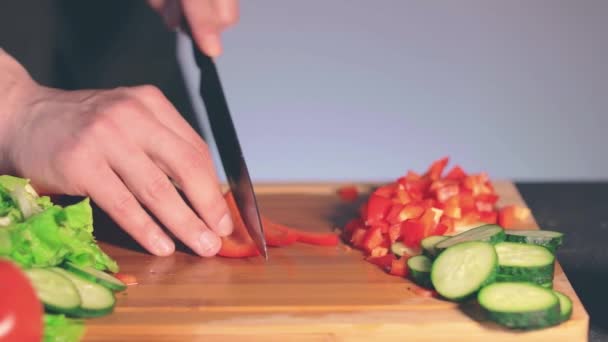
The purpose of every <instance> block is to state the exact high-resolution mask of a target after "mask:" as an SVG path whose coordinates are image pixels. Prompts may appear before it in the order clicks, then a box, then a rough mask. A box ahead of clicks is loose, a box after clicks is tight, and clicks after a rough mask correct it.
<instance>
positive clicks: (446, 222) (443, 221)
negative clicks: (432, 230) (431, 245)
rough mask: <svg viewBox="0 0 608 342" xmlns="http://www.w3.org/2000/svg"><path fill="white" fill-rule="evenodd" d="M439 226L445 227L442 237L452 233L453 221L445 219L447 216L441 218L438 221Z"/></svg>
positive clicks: (448, 218)
mask: <svg viewBox="0 0 608 342" xmlns="http://www.w3.org/2000/svg"><path fill="white" fill-rule="evenodd" d="M439 224H441V225H444V226H446V228H447V229H446V231H445V232H444V233H443V235H446V234H450V233H452V232H454V219H453V218H450V217H447V216H445V215H444V216H442V217H441V219H439Z"/></svg>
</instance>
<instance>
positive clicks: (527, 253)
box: [494, 242, 555, 284]
mask: <svg viewBox="0 0 608 342" xmlns="http://www.w3.org/2000/svg"><path fill="white" fill-rule="evenodd" d="M494 248H496V253H497V254H498V274H500V275H501V276H508V277H510V278H511V280H517V281H529V282H532V283H537V284H542V283H546V282H548V281H553V271H554V265H555V255H553V253H551V252H550V251H549V250H548V249H546V248H544V247H541V246H537V245H529V244H523V243H516V242H500V243H498V244H496V245H495V246H494Z"/></svg>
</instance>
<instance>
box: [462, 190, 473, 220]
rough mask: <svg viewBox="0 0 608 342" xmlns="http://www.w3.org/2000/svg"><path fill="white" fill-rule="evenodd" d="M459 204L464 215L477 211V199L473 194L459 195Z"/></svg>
mask: <svg viewBox="0 0 608 342" xmlns="http://www.w3.org/2000/svg"><path fill="white" fill-rule="evenodd" d="M458 204H459V206H460V210H461V212H462V215H465V214H467V213H469V212H471V211H475V209H476V208H475V198H474V197H473V195H472V194H470V193H466V192H464V193H463V192H461V193H460V194H458Z"/></svg>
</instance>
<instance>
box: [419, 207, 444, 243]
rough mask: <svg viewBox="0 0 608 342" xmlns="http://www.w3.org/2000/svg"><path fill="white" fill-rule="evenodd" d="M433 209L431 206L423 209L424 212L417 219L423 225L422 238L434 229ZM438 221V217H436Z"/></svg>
mask: <svg viewBox="0 0 608 342" xmlns="http://www.w3.org/2000/svg"><path fill="white" fill-rule="evenodd" d="M435 216H436V215H435V211H434V210H433V208H429V209H427V210H425V211H424V214H422V216H421V217H420V218H419V219H418V220H419V221H420V223H421V224H422V226H423V227H424V230H423V233H422V238H425V237H427V236H429V235H430V234H431V232H432V231H433V230H434V229H435V225H436V221H435ZM437 221H439V218H437Z"/></svg>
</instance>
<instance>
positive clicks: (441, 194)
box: [436, 184, 460, 202]
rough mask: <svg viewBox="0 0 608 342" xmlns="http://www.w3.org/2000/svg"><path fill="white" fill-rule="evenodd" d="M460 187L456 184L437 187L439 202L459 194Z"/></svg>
mask: <svg viewBox="0 0 608 342" xmlns="http://www.w3.org/2000/svg"><path fill="white" fill-rule="evenodd" d="M459 192H460V187H458V185H456V184H450V185H446V186H444V187H442V188H439V189H437V191H436V197H437V200H438V201H439V202H445V201H447V200H448V199H449V198H451V197H453V196H456V195H458V193H459Z"/></svg>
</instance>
